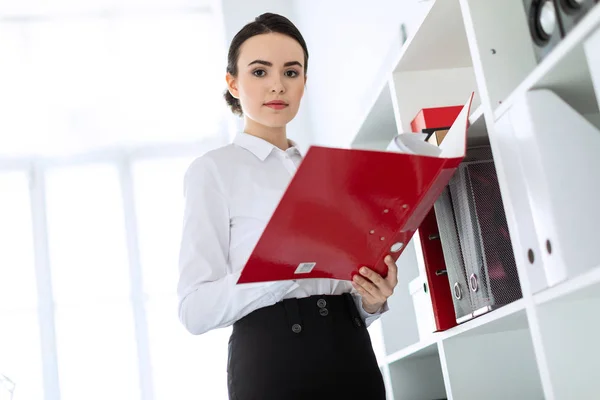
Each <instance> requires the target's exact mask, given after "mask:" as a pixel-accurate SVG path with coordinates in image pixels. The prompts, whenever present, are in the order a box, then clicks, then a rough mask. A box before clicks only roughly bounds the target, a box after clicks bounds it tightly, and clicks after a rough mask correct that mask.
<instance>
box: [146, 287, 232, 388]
mask: <svg viewBox="0 0 600 400" xmlns="http://www.w3.org/2000/svg"><path fill="white" fill-rule="evenodd" d="M147 311H148V330H149V337H150V355H151V359H152V371H153V376H154V387H155V397H154V398H155V399H156V400H171V399H177V400H197V399H211V400H227V399H228V398H229V397H228V395H227V342H228V340H229V335H230V334H231V328H225V329H217V330H214V331H211V332H207V333H205V334H203V335H200V336H194V335H191V334H190V333H189V332H187V331H186V330H185V329H184V328H183V325H181V323H180V322H179V318H178V317H177V300H176V297H175V296H171V297H166V296H165V297H157V298H155V299H153V300H150V301H149V302H148V303H147Z"/></svg>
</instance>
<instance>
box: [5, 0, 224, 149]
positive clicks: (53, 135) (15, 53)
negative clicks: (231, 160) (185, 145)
mask: <svg viewBox="0 0 600 400" xmlns="http://www.w3.org/2000/svg"><path fill="white" fill-rule="evenodd" d="M52 3H54V2H52ZM61 3H62V2H59V3H58V4H61ZM79 3H81V2H74V1H69V2H65V4H64V7H66V8H65V10H70V11H71V12H67V11H65V10H62V8H61V6H56V8H55V9H54V10H45V11H44V8H43V7H41V4H40V5H39V7H41V8H40V10H42V11H41V14H42V16H41V17H39V19H37V20H31V21H27V22H23V23H16V22H12V23H6V22H5V23H2V22H1V20H0V59H2V60H6V62H3V63H2V65H0V87H2V88H3V90H2V91H0V111H2V115H3V118H0V132H10V134H9V135H2V136H0V155H2V154H5V155H6V154H11V155H14V154H23V155H29V154H54V155H65V154H71V153H80V152H85V151H89V150H95V149H98V148H113V147H123V146H136V145H140V144H160V143H173V142H194V141H199V140H201V139H203V138H206V137H211V136H216V135H217V134H218V133H219V126H220V124H221V123H222V121H223V119H224V118H225V115H226V114H225V112H226V106H225V102H224V101H222V99H221V93H222V91H223V90H224V89H225V82H224V80H223V79H215V77H220V76H223V77H224V68H225V64H224V63H225V61H224V60H225V59H224V54H223V51H224V42H221V41H219V40H215V38H218V37H219V36H220V33H221V30H220V25H219V24H218V23H217V21H216V19H215V17H214V15H213V14H212V13H211V12H209V11H208V8H207V7H206V6H204V8H202V7H195V8H194V6H195V4H194V3H197V2H192V1H189V4H187V5H186V4H185V3H188V2H183V4H182V3H179V4H178V5H177V4H175V5H173V4H171V3H170V2H166V1H165V2H159V1H154V2H152V3H151V4H149V5H148V4H146V5H145V4H144V2H139V1H131V2H128V4H125V5H122V4H120V3H118V2H115V3H114V4H106V5H103V4H96V5H95V7H89V9H88V7H87V6H82V7H76V6H77V4H79ZM84 3H86V2H83V3H82V4H84ZM106 3H108V1H107V2H106ZM92 4H94V3H93V2H92ZM117 5H118V7H117ZM2 7H3V4H2V2H1V0H0V12H1V11H2ZM4 7H6V5H4ZM69 7H70V8H69ZM176 7H179V9H178V8H176ZM103 10H104V11H103ZM110 12H112V13H113V14H110ZM57 13H58V14H57ZM34 14H35V13H34ZM65 15H70V17H66V16H65ZM73 15H74V16H73ZM219 100H221V101H219ZM5 111H8V112H6V113H5ZM32 115H35V116H36V118H31V116H32ZM4 116H5V117H4Z"/></svg>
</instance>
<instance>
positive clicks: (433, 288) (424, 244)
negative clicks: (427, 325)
mask: <svg viewBox="0 0 600 400" xmlns="http://www.w3.org/2000/svg"><path fill="white" fill-rule="evenodd" d="M442 143H443V142H442ZM419 240H420V241H421V249H422V250H423V259H424V261H425V273H426V275H427V284H428V286H429V296H430V297H431V305H432V308H433V316H434V319H435V326H436V330H437V331H445V330H446V329H450V328H452V327H453V326H456V325H457V322H456V314H455V313H454V303H453V302H452V293H451V292H450V282H449V281H448V274H447V273H446V262H445V260H444V251H443V249H442V242H441V241H440V232H439V230H438V223H437V219H436V217H435V210H434V209H433V208H432V209H431V210H430V211H429V213H428V214H427V215H426V216H425V219H424V220H423V222H422V223H421V226H419Z"/></svg>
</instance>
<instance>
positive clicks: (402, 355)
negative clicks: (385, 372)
mask: <svg viewBox="0 0 600 400" xmlns="http://www.w3.org/2000/svg"><path fill="white" fill-rule="evenodd" d="M438 337H439V333H434V334H432V335H430V336H429V337H428V338H427V339H425V340H423V341H420V342H417V343H415V344H413V345H410V346H408V347H406V348H404V349H402V350H399V351H397V352H395V353H393V354H390V355H389V356H388V357H387V359H386V362H387V363H388V364H392V363H394V362H396V361H398V360H405V359H408V358H414V357H425V356H429V355H432V354H434V353H435V354H437V352H438V350H437V341H438V340H437V338H438Z"/></svg>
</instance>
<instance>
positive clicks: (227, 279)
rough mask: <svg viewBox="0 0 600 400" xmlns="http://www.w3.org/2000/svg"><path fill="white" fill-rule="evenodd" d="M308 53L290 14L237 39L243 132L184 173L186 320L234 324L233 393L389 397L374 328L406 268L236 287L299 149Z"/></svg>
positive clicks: (200, 324) (235, 73)
mask: <svg viewBox="0 0 600 400" xmlns="http://www.w3.org/2000/svg"><path fill="white" fill-rule="evenodd" d="M307 70H308V50H307V47H306V43H305V42H304V39H303V38H302V35H301V34H300V32H299V31H298V30H297V29H296V27H295V26H294V25H293V24H292V23H291V22H290V21H289V20H288V19H287V18H285V17H282V16H280V15H276V14H270V13H268V14H263V15H261V16H259V17H257V18H256V19H255V21H254V22H251V23H249V24H247V25H246V26H245V27H244V28H243V29H241V30H240V32H238V33H237V35H236V36H235V37H234V38H233V41H232V43H231V47H230V49H229V57H228V65H227V74H226V81H227V86H228V89H227V91H226V93H225V99H226V101H227V103H228V104H229V106H230V107H231V110H232V111H233V112H234V113H236V114H238V115H240V116H243V118H244V122H245V127H244V131H243V132H240V133H239V134H238V135H237V136H236V137H235V139H234V140H233V143H231V144H229V145H227V146H224V147H221V148H218V149H215V150H212V151H210V152H208V153H206V154H204V155H203V156H201V157H199V158H198V159H196V160H195V161H194V162H193V163H192V164H191V165H190V167H189V169H188V171H187V172H186V176H185V184H184V186H185V216H184V226H183V236H182V243H181V252H180V263H179V271H180V280H179V285H178V294H179V299H180V301H179V317H180V319H181V321H182V323H183V324H184V325H185V327H186V328H187V329H188V330H189V331H190V332H191V333H193V334H202V333H204V332H206V331H208V330H211V329H215V328H221V327H225V326H229V325H231V324H233V333H232V335H231V338H230V341H229V359H228V363H227V372H228V389H229V395H230V398H231V399H234V400H235V399H239V400H246V399H282V400H283V399H285V400H291V399H313V400H314V399H369V400H376V399H384V398H385V389H384V384H383V380H382V376H381V373H380V370H379V368H378V366H377V362H376V359H375V355H374V353H373V348H372V345H371V341H370V338H369V334H368V331H367V329H366V327H367V326H368V325H369V324H370V323H371V322H372V321H373V320H375V319H376V318H378V317H379V315H381V313H383V312H385V311H386V310H387V298H388V297H389V296H390V295H391V294H392V292H393V290H394V287H395V286H396V284H397V269H396V265H395V263H394V261H393V260H392V258H391V257H389V256H388V257H387V258H386V263H387V265H388V267H389V274H388V276H387V277H386V278H385V279H384V278H382V277H381V276H380V275H378V274H377V273H375V272H374V271H372V270H370V269H369V268H366V267H365V268H361V271H360V274H361V275H360V276H357V277H356V278H355V280H354V282H347V281H338V280H332V279H301V280H296V281H278V282H269V283H264V284H244V285H236V281H237V280H238V278H239V276H240V273H241V270H242V268H243V266H244V264H245V262H246V260H247V259H248V257H249V255H250V253H251V252H252V250H253V248H254V246H255V244H256V243H257V241H258V239H259V237H260V235H261V233H262V231H263V230H264V228H265V226H266V224H267V222H268V220H269V218H270V216H271V214H272V213H273V211H274V209H275V207H276V205H277V202H278V201H279V199H280V198H281V196H282V195H283V193H284V191H285V189H286V186H287V185H288V183H289V182H290V179H291V178H292V176H293V174H294V172H295V171H296V168H297V167H298V165H299V163H300V162H301V159H302V156H301V154H300V152H299V151H298V149H297V148H296V145H295V143H294V142H293V141H291V140H289V139H288V138H287V135H286V125H287V124H288V123H289V122H290V121H291V120H292V119H293V118H294V117H295V116H296V114H297V112H298V108H299V106H300V101H301V99H302V96H303V94H304V86H305V84H306V72H307Z"/></svg>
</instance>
